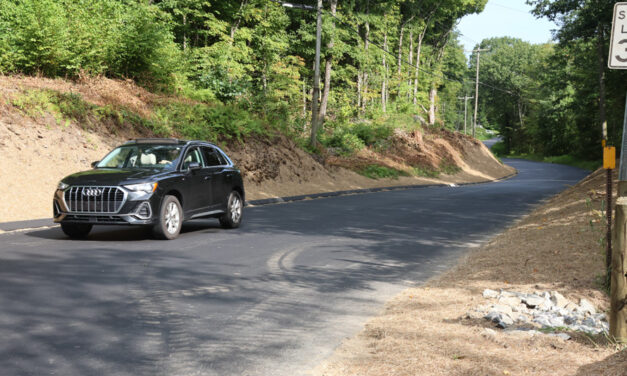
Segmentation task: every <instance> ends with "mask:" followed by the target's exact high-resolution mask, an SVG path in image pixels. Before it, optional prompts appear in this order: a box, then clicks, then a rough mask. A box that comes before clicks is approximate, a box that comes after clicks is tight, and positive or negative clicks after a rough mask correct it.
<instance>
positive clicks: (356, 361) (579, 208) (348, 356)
mask: <svg viewBox="0 0 627 376" xmlns="http://www.w3.org/2000/svg"><path fill="white" fill-rule="evenodd" d="M604 177H605V175H604V174H603V171H597V172H595V173H593V174H592V175H590V176H589V177H588V178H586V179H584V180H583V181H582V182H580V183H579V184H578V185H576V186H575V187H572V188H570V189H568V190H567V191H565V192H563V193H562V194H560V195H557V196H555V197H553V198H552V199H551V200H549V201H548V202H547V203H546V204H545V205H543V206H542V207H540V208H538V209H537V210H535V211H534V212H533V213H531V214H530V215H529V216H527V217H525V218H524V219H523V220H521V221H520V222H519V223H517V224H515V225H513V226H512V227H511V228H510V229H508V230H507V231H506V232H505V233H503V234H501V235H499V236H497V237H496V238H494V239H493V240H492V241H491V242H490V243H489V244H487V245H486V246H484V247H482V248H480V249H478V250H475V251H472V252H471V253H470V254H469V255H468V256H467V257H466V258H465V259H464V260H463V261H462V262H460V264H459V265H458V266H457V267H456V268H454V269H453V270H450V271H449V272H447V273H445V274H444V275H441V276H440V277H437V278H436V279H433V280H431V281H429V282H428V283H427V284H426V285H425V286H424V287H421V288H412V289H408V290H406V291H404V292H403V293H401V294H400V295H398V296H396V297H395V298H394V299H393V300H392V301H391V302H389V303H388V305H387V306H386V309H385V311H384V312H383V313H382V314H381V316H379V317H375V318H373V319H371V320H370V321H369V322H368V323H367V325H366V327H365V329H364V330H363V331H362V332H361V333H359V334H358V335H357V336H355V337H354V338H351V339H348V340H346V341H345V342H344V343H343V344H342V345H341V346H340V347H339V348H338V349H337V351H336V353H335V354H334V355H333V356H332V357H331V358H330V359H328V360H327V361H326V362H325V363H324V364H322V365H320V366H319V367H318V368H317V369H316V370H315V371H314V374H315V375H326V376H339V375H360V376H362V375H363V376H366V375H377V376H380V375H532V374H533V375H575V374H576V375H622V376H625V375H627V352H626V351H622V352H617V350H618V349H619V348H618V347H617V346H616V345H612V344H611V343H608V341H607V340H606V339H604V338H602V337H597V338H590V337H588V336H585V335H574V338H573V339H572V340H569V341H564V340H561V339H558V338H554V337H548V336H533V337H530V336H528V335H526V334H520V333H518V334H514V333H507V332H503V331H499V330H498V329H495V328H494V329H495V330H497V332H496V334H495V335H492V334H489V333H487V332H486V331H485V328H486V327H489V328H493V325H492V324H491V323H489V322H487V321H485V320H483V319H479V320H471V319H467V318H466V312H468V311H470V310H471V309H472V308H474V307H476V306H478V305H480V304H485V300H484V299H483V298H482V296H481V292H482V291H483V290H484V289H486V288H491V289H499V288H505V289H508V290H515V291H525V292H531V291H534V290H556V291H559V292H561V293H562V294H564V295H565V296H567V297H568V298H570V299H572V300H575V301H576V300H577V299H579V298H582V297H585V298H586V299H588V300H590V301H591V302H593V303H594V304H595V305H596V306H597V308H599V309H600V310H606V309H607V308H608V307H609V301H608V298H607V296H606V295H605V294H604V293H603V292H601V291H600V290H599V285H598V276H601V275H602V274H603V257H602V252H601V248H600V245H599V244H598V240H599V238H600V237H601V236H602V228H601V221H600V219H601V218H600V217H599V212H598V211H595V210H594V209H595V208H597V209H598V208H600V205H601V204H600V200H601V197H602V195H601V193H602V192H603V184H604V181H605V179H604ZM587 199H589V200H590V202H589V203H588V204H587V202H586V201H587ZM591 224H592V226H591Z"/></svg>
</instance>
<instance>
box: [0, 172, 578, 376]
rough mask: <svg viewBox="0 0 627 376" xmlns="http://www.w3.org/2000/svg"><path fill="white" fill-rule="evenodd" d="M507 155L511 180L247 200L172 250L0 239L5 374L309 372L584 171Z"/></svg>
mask: <svg viewBox="0 0 627 376" xmlns="http://www.w3.org/2000/svg"><path fill="white" fill-rule="evenodd" d="M507 162H508V163H509V164H511V165H512V166H514V167H516V168H517V169H518V170H519V175H518V176H516V177H514V178H512V179H509V180H507V181H502V182H498V183H488V184H480V185H470V186H463V187H454V188H453V187H432V188H419V189H409V190H403V191H388V192H380V193H371V194H361V195H352V196H343V197H334V198H328V199H319V200H309V201H301V202H295V203H290V204H280V205H269V206H262V207H250V208H248V209H247V210H246V211H245V221H244V225H243V227H242V228H240V229H239V230H230V231H229V230H222V229H221V228H219V227H218V224H217V221H215V220H207V221H199V222H195V223H191V224H188V225H187V226H185V227H184V233H182V234H181V237H180V238H179V239H178V240H176V241H169V242H168V241H154V240H151V239H150V238H149V237H147V236H146V233H145V231H143V230H141V229H134V228H106V227H105V228H99V229H96V230H95V231H94V233H93V234H92V235H91V236H90V237H89V239H88V240H86V241H70V240H68V239H66V238H65V237H64V236H63V235H62V233H61V231H60V230H59V229H58V228H52V229H46V230H36V231H31V232H24V233H9V234H4V235H0V307H1V310H0V338H1V340H0V369H1V370H2V371H0V373H2V375H8V376H11V375H64V376H71V375H77V376H86V375H151V376H152V375H297V374H302V373H305V372H306V371H308V370H310V369H311V368H312V367H314V366H315V365H316V364H318V363H319V362H320V361H321V360H323V359H324V358H325V357H326V356H328V355H329V354H330V353H331V352H332V351H333V349H334V347H336V346H337V345H338V344H339V343H340V341H341V340H342V339H343V338H345V337H347V336H350V335H352V334H354V333H355V332H356V331H358V330H359V329H360V328H361V327H362V326H363V324H364V322H365V320H366V319H367V318H368V317H369V316H371V315H373V314H376V313H377V312H378V311H379V310H380V309H381V308H382V306H383V303H384V302H385V301H386V300H387V299H389V298H390V297H391V296H392V295H393V294H395V293H398V292H399V291H401V290H402V289H404V288H406V287H408V286H411V285H413V284H416V283H421V282H423V281H424V280H426V279H427V278H429V277H431V276H433V275H435V274H437V273H439V272H441V271H443V270H445V269H446V268H448V267H450V266H452V265H453V264H454V263H455V261H456V260H457V259H458V257H459V256H460V255H462V254H463V253H464V252H465V251H466V250H467V248H468V247H471V246H476V245H478V244H480V243H481V242H482V241H485V240H486V239H487V238H489V237H490V236H492V235H494V234H495V233H497V232H498V231H500V230H502V229H504V228H505V227H506V226H507V225H508V224H510V223H511V222H512V221H513V220H515V219H517V218H518V217H519V216H520V215H522V214H524V213H526V212H528V211H529V210H530V209H531V208H532V207H533V205H535V204H537V203H538V202H539V201H540V200H542V199H544V198H547V197H548V196H550V195H553V194H555V193H557V192H559V191H561V190H562V189H564V188H565V187H566V186H567V185H571V184H574V183H575V182H577V181H578V180H579V179H581V178H583V177H584V176H585V175H586V173H585V172H584V171H582V170H578V169H575V168H570V167H565V166H560V165H550V164H542V163H535V162H528V161H522V160H508V161H507Z"/></svg>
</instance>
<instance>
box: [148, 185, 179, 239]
mask: <svg viewBox="0 0 627 376" xmlns="http://www.w3.org/2000/svg"><path fill="white" fill-rule="evenodd" d="M182 226H183V210H182V208H181V204H180V203H179V200H178V199H177V198H176V197H175V196H165V198H164V199H163V202H162V203H161V208H160V209H159V218H158V219H157V223H155V225H154V227H153V229H152V231H153V234H154V235H155V236H156V237H157V238H159V239H164V240H172V239H176V237H177V236H179V233H180V232H181V227H182Z"/></svg>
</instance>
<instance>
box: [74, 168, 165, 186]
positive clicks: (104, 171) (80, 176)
mask: <svg viewBox="0 0 627 376" xmlns="http://www.w3.org/2000/svg"><path fill="white" fill-rule="evenodd" d="M169 172H171V171H163V170H161V169H151V168H146V169H119V168H95V169H93V170H87V171H82V172H77V173H75V174H72V175H69V176H66V177H65V178H64V179H63V180H62V181H63V182H64V183H66V184H69V185H120V184H122V183H127V182H128V183H134V182H140V181H141V180H148V179H151V180H152V179H154V178H159V177H161V176H162V175H164V174H167V173H169Z"/></svg>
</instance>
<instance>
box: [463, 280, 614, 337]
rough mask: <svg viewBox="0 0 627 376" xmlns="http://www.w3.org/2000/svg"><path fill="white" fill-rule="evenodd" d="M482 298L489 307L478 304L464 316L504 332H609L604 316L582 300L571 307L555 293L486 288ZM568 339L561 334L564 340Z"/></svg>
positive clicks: (569, 302) (560, 295)
mask: <svg viewBox="0 0 627 376" xmlns="http://www.w3.org/2000/svg"><path fill="white" fill-rule="evenodd" d="M483 297H484V298H486V299H489V300H490V301H491V302H490V303H491V304H486V305H481V306H479V307H477V308H475V310H474V311H471V312H469V313H468V315H467V316H468V317H472V318H479V317H483V318H485V319H487V320H490V321H492V322H494V323H496V325H497V327H499V328H501V329H508V330H534V329H540V328H543V329H557V330H562V331H579V332H585V333H590V334H600V333H603V332H607V331H608V330H609V324H608V322H607V317H606V315H605V314H604V313H597V311H596V309H595V308H594V306H593V305H592V303H590V302H589V301H587V300H586V299H581V300H580V301H579V304H575V303H573V302H571V301H569V300H568V299H566V298H565V297H564V296H563V295H562V294H560V293H558V292H556V291H550V292H546V291H545V292H535V293H533V294H525V293H521V292H515V291H504V290H501V291H500V292H498V291H495V290H490V289H486V290H485V291H483ZM565 337H568V336H567V335H564V339H568V338H565Z"/></svg>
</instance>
